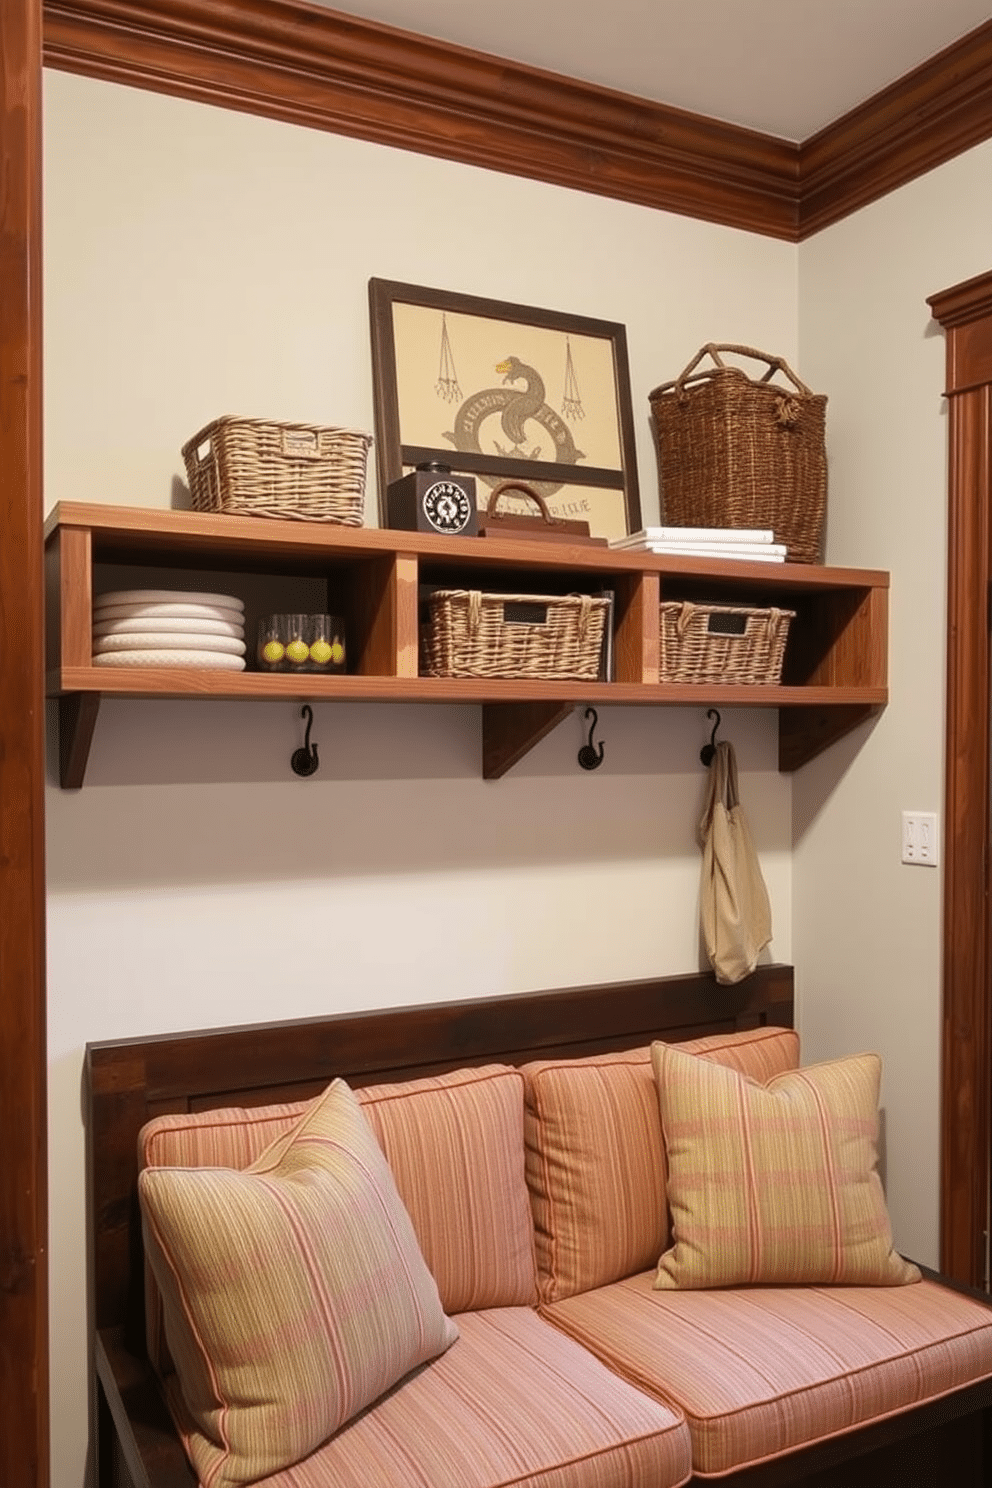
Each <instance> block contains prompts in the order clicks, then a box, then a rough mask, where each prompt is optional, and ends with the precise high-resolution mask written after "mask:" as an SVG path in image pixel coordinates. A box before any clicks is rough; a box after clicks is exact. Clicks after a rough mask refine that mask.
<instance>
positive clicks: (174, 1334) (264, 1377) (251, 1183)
mask: <svg viewBox="0 0 992 1488" xmlns="http://www.w3.org/2000/svg"><path fill="white" fill-rule="evenodd" d="M138 1193H139V1198H140V1200H141V1207H142V1217H143V1228H144V1238H145V1250H146V1254H147V1256H148V1258H149V1261H150V1263H151V1266H152V1269H153V1270H154V1272H155V1279H156V1281H157V1282H158V1286H159V1290H160V1292H161V1294H162V1299H163V1307H164V1315H165V1331H166V1336H167V1338H168V1344H169V1350H170V1353H171V1355H172V1358H173V1360H174V1361H175V1365H176V1374H175V1375H173V1376H170V1378H171V1379H172V1381H173V1382H174V1386H178V1388H179V1390H180V1391H181V1397H182V1402H183V1405H184V1407H185V1412H186V1413H187V1415H188V1422H187V1427H188V1430H187V1451H188V1453H189V1455H190V1458H191V1460H192V1462H193V1465H194V1467H195V1469H196V1471H197V1473H198V1474H199V1477H200V1480H201V1482H202V1483H203V1484H204V1488H236V1485H240V1484H244V1483H253V1482H255V1481H256V1479H258V1478H262V1477H265V1476H267V1475H269V1474H271V1473H273V1472H275V1471H278V1470H281V1469H282V1468H284V1467H288V1466H290V1465H291V1464H293V1463H295V1462H298V1461H300V1460H301V1459H302V1458H303V1457H305V1456H308V1455H309V1454H310V1453H312V1452H313V1451H314V1449H315V1448H316V1447H318V1446H319V1445H320V1444H321V1443H322V1442H324V1441H326V1440H327V1439H328V1438H329V1437H330V1436H331V1435H333V1433H334V1432H335V1431H337V1430H338V1428H339V1427H340V1426H341V1425H342V1424H343V1423H344V1422H345V1421H348V1420H350V1419H351V1418H352V1417H353V1416H355V1415H356V1414H358V1412H360V1411H362V1410H364V1408H365V1407H366V1406H368V1405H370V1404H371V1403H372V1402H373V1401H375V1400H377V1399H378V1398H379V1396H380V1395H382V1394H383V1393H384V1392H385V1391H386V1390H388V1389H389V1388H390V1387H391V1386H392V1385H394V1384H395V1383H396V1382H397V1381H398V1380H400V1379H402V1377H403V1376H404V1375H406V1374H408V1373H409V1372H410V1371H411V1370H412V1369H415V1368H417V1366H418V1365H421V1364H424V1363H426V1362H427V1361H428V1360H430V1359H433V1358H436V1357H437V1355H438V1354H440V1353H441V1352H443V1351H444V1350H445V1349H446V1348H448V1347H449V1346H450V1344H451V1343H452V1342H453V1341H454V1339H455V1338H456V1337H457V1328H456V1326H455V1324H454V1323H452V1322H451V1321H450V1319H448V1318H447V1317H445V1315H444V1312H443V1310H442V1308H441V1303H440V1300H439V1298H438V1294H437V1287H436V1285H435V1282H434V1279H433V1277H432V1276H431V1274H430V1272H429V1271H428V1269H427V1266H426V1265H425V1263H424V1260H423V1257H422V1256H421V1254H420V1249H419V1247H418V1244H417V1239H416V1236H415V1234H414V1231H413V1226H412V1225H411V1223H410V1218H409V1215H408V1214H407V1212H406V1210H405V1209H404V1207H403V1204H402V1201H401V1200H400V1197H399V1194H398V1193H397V1191H396V1185H395V1182H394V1180H393V1177H392V1174H391V1172H390V1170H389V1165H388V1163H387V1162H386V1160H385V1158H384V1156H383V1154H382V1150H381V1148H380V1147H379V1144H378V1142H377V1141H376V1138H375V1135H374V1134H373V1132H372V1130H371V1128H370V1126H369V1124H368V1121H367V1120H366V1118H365V1117H364V1115H363V1114H362V1111H361V1107H360V1106H359V1104H358V1102H357V1101H356V1100H355V1097H354V1095H353V1094H352V1092H351V1091H350V1090H349V1089H348V1087H347V1085H345V1083H344V1082H343V1081H341V1080H336V1081H334V1083H333V1084H331V1085H330V1086H329V1087H328V1089H327V1090H326V1091H325V1092H324V1094H323V1096H321V1097H320V1098H319V1099H318V1100H316V1101H314V1102H313V1104H312V1105H311V1106H310V1107H309V1109H308V1110H307V1111H306V1113H305V1114H304V1115H303V1116H302V1117H301V1118H300V1120H299V1122H298V1123H297V1125H296V1126H294V1127H292V1128H291V1129H290V1131H288V1132H287V1133H286V1134H285V1135H284V1136H282V1137H280V1138H277V1140H276V1141H275V1142H274V1143H273V1145H272V1146H271V1147H270V1148H269V1149H268V1150H267V1151H266V1152H264V1153H263V1154H262V1156H261V1157H260V1158H259V1159H258V1160H257V1161H256V1162H254V1163H252V1165H251V1166H250V1167H249V1168H247V1169H245V1170H244V1171H237V1170H235V1169H233V1168H146V1169H145V1170H144V1171H143V1172H142V1173H141V1174H140V1177H139V1183H138ZM174 1398H175V1392H174Z"/></svg>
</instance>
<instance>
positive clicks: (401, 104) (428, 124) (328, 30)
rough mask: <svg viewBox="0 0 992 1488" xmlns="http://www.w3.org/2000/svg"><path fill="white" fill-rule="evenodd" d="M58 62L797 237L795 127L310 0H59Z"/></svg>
mask: <svg viewBox="0 0 992 1488" xmlns="http://www.w3.org/2000/svg"><path fill="white" fill-rule="evenodd" d="M45 62H46V64H47V65H49V66H51V67H57V68H62V69H64V70H66V71H70V72H78V73H83V74H85V75H86V76H89V77H98V78H103V79H106V80H110V81H113V82H119V83H125V84H128V85H131V86H134V87H140V88H150V89H153V90H155V91H159V92H165V93H172V94H176V95H178V96H181V97H184V98H193V99H197V100H199V101H201V102H204V103H212V104H217V105H220V106H222V107H225V108H234V109H239V110H242V111H243V112H246V113H255V114H263V115H265V116H266V117H269V118H276V119H283V120H288V121H290V122H292V123H296V124H305V125H308V126H310V127H312V128H315V129H326V130H331V131H333V132H334V133H338V134H345V135H351V136H354V137H355V138H358V139H366V140H374V141H376V142H377V143H379V144H387V145H394V146H397V147H399V148H400V149H406V150H415V151H417V152H418V153H420V154H423V155H436V156H440V157H442V158H444V159H449V160H459V161H462V162H464V163H467V164H470V165H479V166H483V167H486V168H488V169H491V170H498V171H505V172H508V173H510V174H511V175H522V176H528V177H531V178H532V179H534V180H539V181H547V182H551V183H553V184H555V185H560V186H570V187H575V188H577V189H578V190H581V191H591V192H594V193H597V194H599V195H603V196H610V197H616V198H619V199H620V200H623V201H630V202H637V203H639V204H641V205H643V206H649V207H658V208H663V209H665V210H668V211H672V212H680V213H683V214H685V215H689V216H693V217H699V218H702V219H704V220H706V221H712V222H719V223H724V224H728V225H731V226H734V227H743V228H747V229H750V230H751V231H754V232H759V233H765V234H768V235H771V236H773V237H780V238H786V239H789V240H793V239H794V238H795V232H796V169H797V159H798V150H797V147H796V146H795V145H793V144H790V143H788V142H787V141H784V140H777V139H773V138H772V137H771V136H769V135H762V134H758V133H755V132H753V131H750V130H746V129H740V128H737V127H735V126H733V125H729V124H723V123H721V122H719V121H717V120H714V119H707V118H703V117H701V116H699V115H696V114H690V113H686V112H684V111H682V110H679V109H673V108H669V107H667V106H665V105H663V104H657V103H652V102H650V101H647V100H644V99H639V98H632V97H629V96H627V95H626V94H623V93H617V92H613V91H611V90H609V89H606V88H598V87H595V86H593V85H592V84H589V83H580V82H576V81H574V80H572V79H569V78H564V77H559V76H557V75H556V74H554V73H549V72H543V71H540V70H538V69H536V68H532V67H525V66H523V65H521V64H519V63H514V62H509V61H506V60H504V59H502V58H497V57H490V56H487V55H485V54H483V53H481V52H473V51H469V50H467V49H465V48H463V47H455V46H450V45H448V44H446V43H444V42H439V41H432V40H430V39H428V38H426V37H422V36H415V35H413V34H412V33H409V32H404V31H398V30H396V29H394V28H392V27H390V26H383V25H378V24H376V23H374V22H371V21H360V20H357V19H355V18H354V17H349V16H343V15H339V14H337V13H336V12H334V11H329V10H325V9H323V8H321V7H318V6H314V5H308V4H305V3H303V0H240V3H237V4H233V3H228V0H172V3H170V4H169V5H168V6H163V5H162V4H161V0H47V3H46V4H45Z"/></svg>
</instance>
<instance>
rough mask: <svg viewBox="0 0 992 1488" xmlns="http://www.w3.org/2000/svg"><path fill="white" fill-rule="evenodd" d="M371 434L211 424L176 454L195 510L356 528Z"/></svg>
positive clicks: (242, 422)
mask: <svg viewBox="0 0 992 1488" xmlns="http://www.w3.org/2000/svg"><path fill="white" fill-rule="evenodd" d="M371 444H372V436H371V434H363V433H362V432H361V431H360V430H358V429H339V428H335V427H333V426H325V425H322V424H287V423H276V422H273V421H266V420H264V419H245V418H231V417H224V418H219V419H214V421H213V422H212V423H210V424H207V425H206V427H205V428H203V429H201V430H200V431H199V433H198V434H194V435H193V438H192V439H189V440H187V441H186V443H185V444H184V445H183V448H182V455H183V460H184V462H185V465H186V475H187V477H188V479H189V489H190V495H191V496H192V498H193V510H194V511H205V512H230V513H231V514H232V515H235V516H243V517H284V518H290V519H292V520H295V521H302V522H337V523H340V524H341V525H342V526H345V527H361V526H362V525H363V522H364V513H365V469H366V463H367V459H368V452H369V447H370V446H371Z"/></svg>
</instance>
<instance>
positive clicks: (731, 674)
mask: <svg viewBox="0 0 992 1488" xmlns="http://www.w3.org/2000/svg"><path fill="white" fill-rule="evenodd" d="M794 618H795V611H794V610H777V609H750V608H748V607H746V606H743V605H715V604H695V603H693V602H692V601H690V600H684V601H682V602H679V601H677V600H676V601H671V602H666V603H664V604H663V605H662V606H661V632H660V637H661V652H660V657H659V666H658V680H659V682H718V683H719V682H778V681H780V680H781V676H782V662H783V660H784V657H785V643H786V640H787V639H788V635H789V626H790V625H791V623H792V621H793V620H794Z"/></svg>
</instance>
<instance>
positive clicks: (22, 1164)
mask: <svg viewBox="0 0 992 1488" xmlns="http://www.w3.org/2000/svg"><path fill="white" fill-rule="evenodd" d="M0 79H2V89H3V93H2V100H0V181H2V183H3V189H2V191H0V634H2V637H3V648H2V650H0V1340H2V1347H0V1483H3V1485H4V1488H46V1485H47V1484H48V1481H49V1445H48V1247H47V1243H46V1241H47V1228H48V1212H47V1179H46V1171H47V1161H46V1148H45V1140H46V1132H45V1126H46V1116H45V1112H46V1080H45V1073H46V1066H47V1056H46V1047H45V962H44V956H45V918H44V917H45V865H44V841H45V838H44V799H45V798H44V786H45V754H44V750H45V736H44V651H43V634H44V605H43V582H42V580H43V567H42V563H43V558H42V494H41V491H42V487H41V408H42V394H41V0H0Z"/></svg>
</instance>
